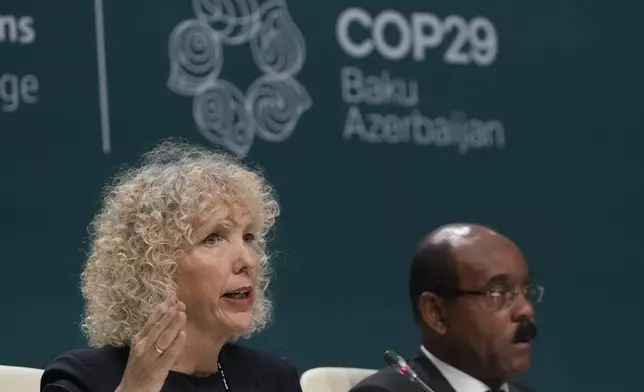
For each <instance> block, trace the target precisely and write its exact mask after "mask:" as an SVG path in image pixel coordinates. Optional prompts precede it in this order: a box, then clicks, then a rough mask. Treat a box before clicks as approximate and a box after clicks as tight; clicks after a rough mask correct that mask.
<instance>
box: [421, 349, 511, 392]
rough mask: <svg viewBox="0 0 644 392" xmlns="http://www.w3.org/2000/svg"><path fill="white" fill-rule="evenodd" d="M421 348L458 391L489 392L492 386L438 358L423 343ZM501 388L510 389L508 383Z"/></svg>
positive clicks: (503, 389) (506, 391)
mask: <svg viewBox="0 0 644 392" xmlns="http://www.w3.org/2000/svg"><path fill="white" fill-rule="evenodd" d="M420 350H421V351H422V352H423V354H425V356H427V358H429V360H430V361H432V363H433V364H434V365H436V367H437V368H438V370H440V372H441V373H442V374H443V376H444V377H445V378H446V379H447V381H448V382H449V383H450V385H451V386H452V388H454V390H455V391H456V392H488V391H489V390H490V387H488V386H487V385H485V384H484V383H483V382H481V381H479V380H477V379H476V378H474V377H472V376H470V375H469V374H466V373H464V372H463V371H461V370H458V369H457V368H455V367H453V366H451V365H448V364H447V363H445V362H443V361H441V360H440V359H438V358H436V356H435V355H433V354H432V353H430V352H429V351H428V350H427V349H426V348H425V347H424V346H422V345H421V346H420ZM500 389H501V390H502V391H505V392H509V391H510V390H509V388H508V384H507V383H506V384H503V385H501V388H500Z"/></svg>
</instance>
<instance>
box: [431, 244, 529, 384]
mask: <svg viewBox="0 0 644 392" xmlns="http://www.w3.org/2000/svg"><path fill="white" fill-rule="evenodd" d="M481 241H483V242H484V243H483V244H480V246H476V247H472V248H470V249H461V250H459V251H458V253H457V254H456V257H457V260H458V261H457V269H458V273H459V277H460V287H459V289H460V290H470V291H480V292H485V293H490V294H489V295H472V294H464V295H461V296H459V297H457V298H456V299H455V300H454V301H453V302H450V303H449V304H447V305H446V306H445V309H444V317H445V324H446V326H447V331H446V334H445V336H444V337H445V338H446V339H448V340H447V341H448V345H449V346H450V347H452V348H453V349H455V350H457V351H456V353H458V356H459V357H461V358H463V359H462V360H463V361H465V362H466V363H463V367H465V369H463V370H466V371H469V373H474V374H473V376H475V377H477V378H480V379H482V380H486V379H492V380H494V379H501V380H509V379H511V378H512V377H514V376H516V375H517V374H520V373H522V372H524V371H526V370H527V369H528V368H529V366H530V351H531V340H532V338H533V337H534V334H535V333H536V330H534V329H531V328H530V326H531V324H534V308H533V306H532V303H531V302H530V301H529V299H528V298H527V297H526V294H524V293H525V292H526V290H528V289H529V288H530V283H531V282H530V273H529V270H528V266H527V264H526V262H525V260H524V259H523V256H522V254H521V252H520V251H519V249H518V248H517V247H516V246H515V245H514V244H512V243H511V242H510V241H508V240H501V238H499V237H497V238H493V239H491V240H489V241H487V240H481ZM510 293H515V295H514V296H513V295H512V294H510ZM517 294H518V295H517Z"/></svg>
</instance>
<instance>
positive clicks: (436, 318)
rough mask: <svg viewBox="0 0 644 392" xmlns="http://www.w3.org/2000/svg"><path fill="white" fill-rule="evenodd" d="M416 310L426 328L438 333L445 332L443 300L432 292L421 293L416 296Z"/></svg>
mask: <svg viewBox="0 0 644 392" xmlns="http://www.w3.org/2000/svg"><path fill="white" fill-rule="evenodd" d="M418 311H419V312H420V316H421V318H422V320H423V323H424V324H425V326H426V327H427V328H429V329H430V330H432V331H434V332H435V333H437V334H438V335H445V333H447V325H445V317H444V316H445V314H444V312H445V301H443V299H442V298H441V297H439V296H438V295H436V294H434V293H428V292H425V293H422V294H421V295H420V297H419V298H418Z"/></svg>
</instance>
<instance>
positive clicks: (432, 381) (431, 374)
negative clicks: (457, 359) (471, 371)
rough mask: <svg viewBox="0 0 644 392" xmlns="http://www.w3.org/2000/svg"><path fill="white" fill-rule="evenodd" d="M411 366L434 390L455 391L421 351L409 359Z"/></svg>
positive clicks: (438, 391) (442, 391)
mask: <svg viewBox="0 0 644 392" xmlns="http://www.w3.org/2000/svg"><path fill="white" fill-rule="evenodd" d="M411 367H412V368H413V369H414V370H415V371H416V374H418V377H419V378H420V379H421V380H423V381H424V382H425V384H427V385H429V387H430V388H432V389H433V390H434V392H456V391H455V390H454V388H452V385H451V384H450V383H449V381H447V379H446V378H445V377H444V376H443V374H442V373H441V372H440V370H438V368H437V367H436V366H435V365H434V364H433V363H432V361H430V360H429V358H427V357H426V356H425V354H423V353H422V352H421V353H419V354H418V355H417V356H416V357H415V358H414V359H413V360H412V361H411ZM510 392H518V391H510Z"/></svg>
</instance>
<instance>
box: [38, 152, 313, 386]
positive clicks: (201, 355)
mask: <svg viewBox="0 0 644 392" xmlns="http://www.w3.org/2000/svg"><path fill="white" fill-rule="evenodd" d="M278 213H279V208H278V204H277V201H276V199H275V196H274V193H273V190H272V188H271V186H270V185H269V184H268V183H267V182H266V181H265V179H264V178H263V177H262V175H261V174H260V173H259V172H256V171H253V170H251V169H249V168H247V167H245V166H244V165H242V164H241V163H240V162H238V161H237V160H236V159H234V158H232V157H230V156H228V155H227V154H222V153H218V152H214V151H212V150H208V149H205V148H201V147H196V146H192V145H189V144H185V143H176V142H171V141H169V142H165V143H162V144H161V145H159V146H158V147H156V148H155V149H153V150H152V151H151V152H149V153H148V154H146V155H145V157H144V160H143V164H142V165H141V166H140V167H138V168H135V169H131V170H127V171H125V172H124V173H122V174H121V175H119V176H117V177H116V178H115V180H114V182H113V183H112V184H111V185H110V186H108V187H107V189H106V192H105V196H104V201H103V206H102V209H101V210H100V211H99V213H98V214H97V215H96V217H95V219H94V221H93V224H92V230H91V249H90V254H89V257H88V260H87V263H86V265H85V268H84V270H83V273H82V293H83V297H84V299H85V303H86V306H85V314H84V320H83V324H82V327H83V330H84V332H85V333H86V335H87V337H88V340H89V342H90V346H91V347H90V348H86V349H79V350H74V351H71V352H68V353H66V354H64V355H62V356H60V357H58V358H56V360H54V362H53V363H52V364H50V366H49V367H48V368H47V369H46V370H45V372H44V374H43V376H42V380H41V391H42V392H54V391H56V392H115V391H116V392H160V391H163V392H175V391H176V392H200V391H204V392H205V391H208V392H213V391H222V392H224V391H235V392H239V391H275V392H278V391H279V392H285V391H301V389H300V386H299V375H298V373H297V371H295V370H294V368H293V367H292V366H291V365H290V364H289V363H288V362H287V361H285V360H283V359H281V358H278V357H274V356H272V355H270V354H268V353H264V352H260V351H258V350H253V349H250V348H246V347H243V346H241V345H238V344H236V343H235V342H234V341H235V340H236V339H237V338H238V337H240V336H248V335H250V334H251V333H253V332H257V331H259V330H261V329H262V328H263V327H264V326H266V324H267V322H268V321H269V319H270V314H271V303H270V301H269V299H268V298H267V296H266V289H267V287H268V282H269V270H268V255H267V252H266V235H267V234H268V232H269V230H270V229H271V228H272V226H273V225H274V223H275V219H276V217H277V215H278Z"/></svg>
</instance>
